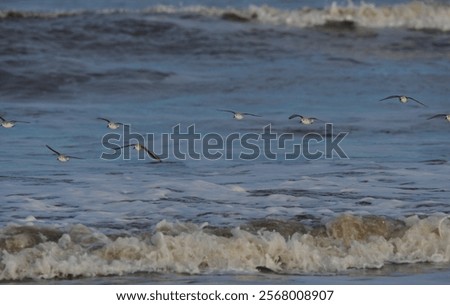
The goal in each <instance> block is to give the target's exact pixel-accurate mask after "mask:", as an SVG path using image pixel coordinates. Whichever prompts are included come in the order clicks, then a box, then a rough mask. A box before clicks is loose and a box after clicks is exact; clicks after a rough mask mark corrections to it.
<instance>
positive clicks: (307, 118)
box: [289, 113, 321, 125]
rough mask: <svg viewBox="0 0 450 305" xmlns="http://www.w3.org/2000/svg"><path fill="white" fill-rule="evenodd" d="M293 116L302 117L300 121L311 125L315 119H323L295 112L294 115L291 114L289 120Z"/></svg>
mask: <svg viewBox="0 0 450 305" xmlns="http://www.w3.org/2000/svg"><path fill="white" fill-rule="evenodd" d="M293 118H300V123H301V124H303V125H311V124H312V123H314V122H315V121H321V120H319V119H318V118H313V117H306V116H303V115H300V114H296V113H294V114H293V115H291V116H290V117H289V120H290V119H293Z"/></svg>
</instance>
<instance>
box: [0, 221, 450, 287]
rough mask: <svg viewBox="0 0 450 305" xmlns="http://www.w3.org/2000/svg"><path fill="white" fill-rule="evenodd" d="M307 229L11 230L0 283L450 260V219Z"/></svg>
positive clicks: (3, 237) (0, 239)
mask: <svg viewBox="0 0 450 305" xmlns="http://www.w3.org/2000/svg"><path fill="white" fill-rule="evenodd" d="M323 223H324V224H320V225H317V226H312V227H309V226H307V225H303V224H301V223H299V222H298V221H294V220H291V221H279V220H256V221H252V222H250V223H247V224H245V225H243V226H242V227H234V228H217V227H210V226H208V225H207V224H202V225H198V224H192V223H171V222H167V221H161V222H160V223H158V224H157V225H156V226H155V228H154V230H153V231H151V232H144V233H141V234H139V235H128V234H126V233H124V234H123V235H116V236H107V235H105V234H103V233H100V232H98V231H96V230H95V229H93V228H89V227H86V226H84V225H81V224H80V225H75V226H73V227H71V228H69V229H67V230H60V229H52V228H43V227H35V226H32V225H30V226H9V227H6V228H3V229H1V230H0V250H1V254H0V280H2V281H11V280H24V279H51V278H73V277H93V276H108V275H124V274H132V273H136V272H140V273H142V272H144V273H145V272H148V273H151V272H162V273H188V274H202V273H224V272H225V273H256V272H259V271H270V272H276V273H282V274H322V273H325V274H329V273H340V272H345V271H346V270H349V269H366V268H383V266H386V265H391V264H415V263H422V262H432V263H445V264H447V263H449V262H450V219H449V216H448V215H443V214H440V215H431V216H428V217H425V218H420V217H418V216H411V217H408V218H405V219H402V220H395V219H390V218H386V217H380V216H353V215H349V214H344V215H340V216H338V217H336V218H334V219H330V220H328V221H323Z"/></svg>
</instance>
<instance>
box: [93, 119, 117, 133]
mask: <svg viewBox="0 0 450 305" xmlns="http://www.w3.org/2000/svg"><path fill="white" fill-rule="evenodd" d="M97 119H98V120H103V121H105V122H108V125H106V126H107V127H108V128H109V129H113V130H114V129H117V128H119V127H120V126H122V125H123V124H122V123H119V122H113V121H111V120H108V119H105V118H97Z"/></svg>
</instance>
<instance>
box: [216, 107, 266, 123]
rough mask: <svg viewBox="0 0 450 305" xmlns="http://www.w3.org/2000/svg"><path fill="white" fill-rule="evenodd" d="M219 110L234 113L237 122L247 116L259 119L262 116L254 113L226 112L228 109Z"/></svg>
mask: <svg viewBox="0 0 450 305" xmlns="http://www.w3.org/2000/svg"><path fill="white" fill-rule="evenodd" d="M217 110H219V111H225V112H230V113H232V114H233V119H236V120H242V119H243V118H244V117H245V116H246V115H249V116H254V117H258V118H260V117H261V116H260V115H257V114H253V113H248V112H238V111H233V110H226V109H217Z"/></svg>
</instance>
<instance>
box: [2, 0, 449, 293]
mask: <svg viewBox="0 0 450 305" xmlns="http://www.w3.org/2000/svg"><path fill="white" fill-rule="evenodd" d="M29 2H30V1H19V2H17V1H9V2H8V1H2V4H1V5H0V97H1V99H0V103H1V104H0V105H1V109H0V114H1V116H2V117H3V118H4V119H7V120H17V121H26V122H29V123H22V122H18V123H17V125H16V126H15V127H14V128H9V129H7V128H0V144H1V147H2V148H1V154H0V181H1V184H0V185H1V187H0V195H1V198H2V199H1V211H2V213H1V214H0V249H2V252H1V254H0V260H1V262H0V280H1V281H4V282H16V281H18V282H24V283H30V282H31V283H36V282H43V283H68V282H69V283H96V284H101V283H125V282H126V283H192V282H193V283H202V282H209V283H210V282H213V283H233V282H244V283H267V282H270V281H272V280H275V279H276V280H277V282H278V283H289V284H302V283H319V284H320V283H354V282H358V281H362V280H364V281H367V282H368V283H393V284H395V283H430V284H439V283H446V282H448V273H449V261H450V246H449V245H450V220H449V219H448V215H449V213H450V205H449V202H448V196H449V184H448V174H449V164H448V158H449V142H448V128H450V124H449V123H448V122H447V121H446V120H444V119H431V120H427V119H428V118H429V117H431V116H433V115H435V114H439V113H448V111H450V110H449V109H450V108H449V107H450V105H449V101H448V94H449V89H448V83H449V81H450V77H449V74H448V71H450V69H449V68H450V67H449V66H450V64H449V63H450V61H449V59H450V43H449V38H450V36H449V32H448V30H449V29H450V21H449V20H450V18H449V17H450V7H449V6H448V4H446V3H445V2H433V3H428V2H425V3H422V2H407V1H401V2H400V1H399V2H390V1H377V2H372V3H373V4H350V5H347V4H342V3H338V4H333V3H332V2H326V1H325V2H324V3H320V4H316V5H315V6H314V7H312V8H307V7H306V5H310V4H309V3H307V2H305V3H298V2H295V3H294V2H292V1H269V2H266V3H265V5H262V4H260V3H252V2H239V3H237V2H236V3H234V2H226V3H225V2H224V3H222V2H215V1H214V2H211V1H209V2H208V1H202V2H193V1H188V2H185V3H184V5H179V4H178V3H169V2H167V3H165V4H164V5H161V4H160V3H158V2H156V1H148V2H145V3H142V2H141V1H113V2H111V1H108V2H101V1H96V2H95V3H85V2H83V1H77V3H76V4H68V3H66V4H64V5H61V4H59V3H58V2H57V1H50V0H49V1H44V2H42V3H41V4H40V5H39V7H37V6H36V4H32V3H31V4H30V3H29ZM397 94H400V95H403V94H405V95H408V96H411V97H414V98H416V99H417V100H419V101H420V102H423V103H424V104H425V105H426V106H427V107H425V106H422V105H420V104H418V103H415V102H414V101H410V102H409V103H406V104H401V103H399V102H398V101H397V100H393V99H392V100H385V101H380V99H382V98H384V97H386V96H390V95H397ZM218 109H232V110H238V111H243V112H249V113H253V114H257V115H260V116H261V117H252V116H248V117H246V118H245V119H244V120H241V121H238V120H233V118H232V114H231V113H227V112H222V111H218ZM293 113H298V114H301V115H306V116H314V117H317V118H319V119H320V121H318V122H316V123H315V124H313V125H310V126H306V125H300V124H299V122H298V120H294V119H292V120H289V119H288V117H289V116H290V115H291V114H293ZM98 117H106V118H110V119H112V120H115V121H118V122H122V123H124V124H126V127H125V128H119V129H117V130H115V131H111V130H109V129H107V128H106V126H105V125H106V122H104V121H101V120H98V119H97V118H98ZM325 123H332V127H333V132H332V133H331V132H330V130H329V129H326V127H325ZM190 126H191V127H192V128H195V131H196V132H197V133H198V134H199V135H200V137H201V138H202V139H204V137H205V136H207V135H211V134H214V135H217V136H218V137H219V136H220V137H223V138H224V139H226V138H227V137H230V135H237V136H239V137H243V136H244V135H253V136H256V137H257V139H256V140H253V141H249V142H248V143H247V144H253V146H247V147H242V146H240V145H239V143H236V142H234V143H232V142H230V143H231V144H232V146H228V147H227V148H226V149H223V150H213V151H212V153H214V152H219V153H222V157H220V158H218V159H217V160H209V159H208V158H206V157H205V156H204V155H203V156H201V157H200V159H199V160H196V159H195V158H191V157H187V158H186V160H181V159H180V158H177V153H176V152H177V150H178V149H180V152H183V153H187V152H188V150H189V144H188V143H186V142H183V143H181V144H180V145H179V146H178V145H177V144H176V143H174V141H166V142H165V141H164V139H165V138H164V137H165V136H167V137H169V139H170V136H171V135H173V134H174V132H175V131H176V130H177V128H179V130H180V132H181V133H186V132H187V131H188V128H189V127H190ZM268 126H270V130H271V132H272V133H273V134H274V135H275V137H276V139H275V140H273V141H272V144H274V145H277V144H278V142H277V141H278V140H279V139H280V137H281V136H282V135H284V136H285V137H288V138H286V139H288V140H286V141H285V142H283V143H284V144H286V146H285V147H282V146H280V147H278V148H274V147H271V151H270V152H269V151H267V149H266V147H265V146H264V144H265V142H264V141H263V139H262V135H263V134H264V132H265V130H267V128H268ZM265 128H266V129H265ZM112 133H115V134H117V136H118V137H119V140H118V141H116V142H114V141H110V142H108V141H107V140H108V137H110V136H111V134H112ZM339 133H342V134H346V135H345V137H343V139H342V141H341V142H340V143H339V145H340V148H341V149H342V151H343V152H344V153H345V156H341V157H339V155H338V154H336V153H333V154H332V155H330V156H329V157H330V158H326V157H325V155H323V156H322V157H321V158H319V159H317V160H309V159H308V158H305V156H304V155H305V151H303V156H299V157H298V158H294V160H287V159H286V158H285V155H286V152H292V151H293V148H294V146H295V145H298V144H300V143H301V140H302V138H303V139H308V137H310V136H311V135H313V137H314V139H316V140H314V139H313V140H311V141H310V142H309V143H310V144H311V145H310V146H309V149H310V152H312V153H314V152H317V151H325V150H326V146H325V145H326V143H328V144H330V141H332V140H333V139H336V136H337V135H338V134H339ZM124 135H128V136H134V138H135V140H134V141H136V138H138V137H139V136H138V135H143V136H144V139H145V140H146V139H148V137H149V136H152V137H153V140H154V141H152V142H151V143H150V142H146V143H145V144H146V145H147V146H148V147H151V148H152V149H153V150H154V151H155V153H156V154H158V155H161V156H162V157H163V161H162V162H161V163H158V162H154V160H152V159H150V158H149V157H148V156H147V157H146V158H145V159H142V158H139V155H138V153H137V152H136V151H135V150H132V149H131V148H125V149H124V150H123V151H122V152H123V154H122V155H120V158H119V159H116V160H105V159H104V158H101V156H102V155H103V156H105V155H107V154H112V153H114V151H113V150H111V149H108V147H111V143H113V144H114V145H122V144H127V142H125V143H123V141H124ZM305 137H306V138H305ZM131 142H133V141H131ZM225 142H226V141H225ZM102 143H103V144H105V145H102ZM226 143H227V142H226ZM280 143H281V142H280ZM45 145H49V146H51V147H52V148H54V149H56V150H57V151H60V152H63V153H66V154H68V155H71V156H75V157H79V158H82V159H80V160H78V159H71V160H70V161H69V162H66V163H61V162H58V161H57V160H55V159H56V155H54V154H53V153H52V152H51V151H50V150H48V149H47V148H46V147H45ZM108 145H109V146H108ZM231 147H232V149H231ZM299 147H300V146H299ZM249 148H250V150H249ZM191 149H195V151H196V152H200V153H201V152H202V149H203V151H204V149H205V142H202V140H198V141H197V142H195V144H194V145H193V146H192V147H191ZM251 149H253V150H255V149H257V150H258V151H259V152H260V155H259V157H257V158H255V159H253V160H242V159H240V158H239V156H240V154H241V153H244V154H246V153H247V154H248V153H250V152H252V150H251ZM302 149H304V147H302ZM263 152H266V154H265V155H264V154H262V153H263ZM270 153H273V154H274V155H275V157H274V158H271V157H270ZM123 156H127V158H125V159H124V158H123ZM144 156H145V155H141V157H144ZM226 156H228V157H229V158H226ZM330 275H332V277H330ZM74 279H76V280H74Z"/></svg>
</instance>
